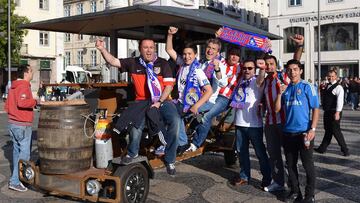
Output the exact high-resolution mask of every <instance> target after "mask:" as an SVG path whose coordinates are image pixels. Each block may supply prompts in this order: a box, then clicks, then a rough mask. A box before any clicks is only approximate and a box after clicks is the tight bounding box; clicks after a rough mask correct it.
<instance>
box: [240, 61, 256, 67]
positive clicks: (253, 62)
mask: <svg viewBox="0 0 360 203" xmlns="http://www.w3.org/2000/svg"><path fill="white" fill-rule="evenodd" d="M245 63H253V64H254V66H255V68H256V62H255V61H254V60H253V59H245V60H244V61H243V64H245Z"/></svg>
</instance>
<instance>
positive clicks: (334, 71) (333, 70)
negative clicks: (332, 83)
mask: <svg viewBox="0 0 360 203" xmlns="http://www.w3.org/2000/svg"><path fill="white" fill-rule="evenodd" d="M329 73H335V75H337V72H336V70H335V69H330V70H329V71H328V74H329Z"/></svg>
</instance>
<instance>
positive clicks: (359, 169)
mask: <svg viewBox="0 0 360 203" xmlns="http://www.w3.org/2000/svg"><path fill="white" fill-rule="evenodd" d="M2 109H3V103H2V102H0V145H1V150H0V154H1V155H0V203H8V202H9V203H12V202H17V203H23V202H24V203H25V202H34V203H45V202H46V203H48V202H54V203H57V202H59V203H60V202H66V203H67V202H76V201H73V200H70V199H66V198H59V197H54V196H47V195H46V194H45V193H41V192H38V191H36V190H34V189H30V190H29V191H27V192H24V193H20V192H14V191H11V190H9V189H8V187H7V183H8V180H9V176H10V167H11V166H10V162H11V159H12V153H11V149H12V146H11V141H10V137H9V135H8V132H7V116H6V114H5V113H4V112H1V110H2ZM36 125H37V124H36V123H35V125H34V126H36ZM341 125H342V130H343V133H344V136H345V139H346V141H347V143H348V146H349V148H350V153H351V156H350V157H343V156H342V155H341V152H340V147H339V146H338V145H337V143H336V141H335V140H334V139H333V141H332V144H331V145H330V146H329V148H328V151H327V152H326V153H325V154H317V153H314V159H315V168H316V173H317V182H316V200H317V202H330V203H331V202H334V203H335V202H336V203H338V202H360V147H359V146H360V135H359V130H360V128H359V126H360V111H351V110H350V108H349V107H346V110H345V111H344V112H343V120H342V123H341ZM323 133H324V131H323V129H322V119H321V120H320V125H319V127H318V130H317V137H316V140H315V145H316V146H318V145H319V144H320V142H321V140H322V138H323ZM34 134H35V135H36V127H34ZM34 137H36V136H34ZM33 154H36V140H34V142H33ZM32 158H33V159H35V158H34V156H33V157H32ZM251 164H252V171H251V173H252V177H253V181H252V182H251V184H250V185H246V186H241V187H234V186H232V185H230V184H229V181H228V180H229V179H231V178H232V177H234V176H235V175H236V174H237V173H238V171H239V167H238V166H237V167H234V168H227V167H225V164H224V159H223V155H222V154H221V153H206V154H204V155H202V156H198V157H195V158H192V159H189V160H186V161H182V162H180V163H177V164H176V170H177V171H178V173H177V175H176V176H175V177H170V176H168V175H167V174H166V171H165V169H157V170H155V179H153V180H151V181H150V192H149V196H148V200H147V202H149V203H155V202H214V203H215V202H216V203H219V202H224V203H225V202H226V203H228V202H267V203H269V202H281V201H282V200H283V197H284V195H285V194H282V193H274V194H271V193H267V192H264V191H262V190H260V189H259V185H260V177H261V175H260V172H259V165H258V161H257V159H256V157H255V154H254V151H253V150H252V149H251ZM299 169H300V170H299V171H300V179H301V184H302V185H304V181H305V176H304V170H303V168H302V166H301V162H299ZM302 189H304V188H302Z"/></svg>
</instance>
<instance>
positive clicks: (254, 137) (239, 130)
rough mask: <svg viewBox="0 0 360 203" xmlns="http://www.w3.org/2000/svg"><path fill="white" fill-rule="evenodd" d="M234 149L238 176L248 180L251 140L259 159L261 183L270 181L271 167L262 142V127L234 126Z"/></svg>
mask: <svg viewBox="0 0 360 203" xmlns="http://www.w3.org/2000/svg"><path fill="white" fill-rule="evenodd" d="M235 133H236V149H237V152H238V154H239V162H240V178H241V179H244V180H247V181H249V180H250V178H251V176H250V154H249V141H251V143H252V145H253V147H254V150H255V154H256V157H257V158H258V159H259V164H260V171H261V174H262V175H263V179H262V183H264V184H270V183H271V169H270V164H269V158H268V155H267V153H266V149H265V145H264V143H263V128H262V127H261V128H252V127H239V126H236V131H235Z"/></svg>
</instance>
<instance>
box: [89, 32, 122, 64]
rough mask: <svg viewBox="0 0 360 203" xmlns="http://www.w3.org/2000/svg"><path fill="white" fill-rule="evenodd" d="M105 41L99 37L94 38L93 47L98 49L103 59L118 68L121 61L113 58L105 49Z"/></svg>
mask: <svg viewBox="0 0 360 203" xmlns="http://www.w3.org/2000/svg"><path fill="white" fill-rule="evenodd" d="M104 45H105V43H104V41H103V40H101V39H96V42H95V47H96V48H97V49H98V50H99V51H100V53H101V55H102V56H103V57H104V59H105V61H106V62H107V63H108V64H110V65H112V66H115V67H118V68H120V67H121V63H120V60H119V59H118V58H115V57H114V56H113V55H111V54H110V53H109V52H108V51H107V50H106V49H105V46H104Z"/></svg>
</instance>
